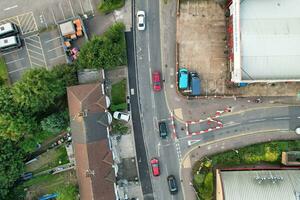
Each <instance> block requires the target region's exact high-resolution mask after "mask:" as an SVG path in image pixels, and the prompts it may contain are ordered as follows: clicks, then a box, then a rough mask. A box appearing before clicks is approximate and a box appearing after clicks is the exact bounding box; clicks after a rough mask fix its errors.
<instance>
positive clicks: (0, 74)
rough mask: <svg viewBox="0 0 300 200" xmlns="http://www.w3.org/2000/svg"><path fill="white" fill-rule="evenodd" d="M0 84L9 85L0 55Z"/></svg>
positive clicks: (3, 61)
mask: <svg viewBox="0 0 300 200" xmlns="http://www.w3.org/2000/svg"><path fill="white" fill-rule="evenodd" d="M0 85H10V79H9V76H8V72H7V66H6V63H5V60H4V58H3V57H0Z"/></svg>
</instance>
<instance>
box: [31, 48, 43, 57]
mask: <svg viewBox="0 0 300 200" xmlns="http://www.w3.org/2000/svg"><path fill="white" fill-rule="evenodd" d="M28 51H29V52H31V53H36V54H39V55H41V56H42V55H43V54H41V53H39V52H36V51H32V50H31V49H28Z"/></svg>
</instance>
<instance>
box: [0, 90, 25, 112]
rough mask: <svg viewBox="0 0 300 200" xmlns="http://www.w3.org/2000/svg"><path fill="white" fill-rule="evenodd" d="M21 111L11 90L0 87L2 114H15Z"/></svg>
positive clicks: (0, 108)
mask: <svg viewBox="0 0 300 200" xmlns="http://www.w3.org/2000/svg"><path fill="white" fill-rule="evenodd" d="M19 110H20V108H19V107H18V105H17V103H16V102H15V100H14V98H13V95H12V92H11V88H9V87H5V86H2V87H0V113H10V114H14V113H16V112H18V111H19Z"/></svg>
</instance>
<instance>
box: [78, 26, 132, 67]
mask: <svg viewBox="0 0 300 200" xmlns="http://www.w3.org/2000/svg"><path fill="white" fill-rule="evenodd" d="M124 29H125V26H124V24H122V23H116V24H114V25H113V26H111V27H110V28H109V29H108V30H107V31H106V32H105V33H104V34H103V36H94V37H93V38H92V39H91V40H90V41H89V42H87V43H85V44H84V45H83V47H82V48H81V50H80V54H79V57H78V59H77V65H78V67H79V68H81V69H84V68H96V69H98V68H104V69H109V68H113V67H116V66H120V65H124V64H126V46H125V38H124Z"/></svg>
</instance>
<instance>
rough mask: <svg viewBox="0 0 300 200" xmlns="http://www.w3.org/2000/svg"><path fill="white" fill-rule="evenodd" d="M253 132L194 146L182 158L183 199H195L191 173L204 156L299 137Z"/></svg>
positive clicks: (277, 133) (278, 133) (279, 133)
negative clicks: (195, 164)
mask: <svg viewBox="0 0 300 200" xmlns="http://www.w3.org/2000/svg"><path fill="white" fill-rule="evenodd" d="M254 135H255V136H253V134H251V135H246V136H241V137H236V138H230V139H224V140H222V141H219V142H211V143H209V144H206V145H204V146H199V147H196V148H194V149H193V150H192V151H190V153H189V154H188V156H187V157H185V158H184V159H183V162H182V166H181V172H180V173H181V179H182V182H181V185H182V188H183V191H184V197H185V199H189V200H196V199H197V198H196V195H195V189H194V187H192V185H191V183H192V182H193V181H192V180H193V175H192V173H191V171H192V166H193V165H194V163H195V162H196V161H198V160H200V159H201V158H203V157H204V156H209V155H213V154H216V153H219V152H224V151H227V150H232V149H238V148H241V147H244V146H247V145H251V144H256V143H261V142H267V141H272V140H294V139H299V136H298V135H296V134H295V133H294V132H292V133H289V132H287V133H286V134H283V133H282V132H269V133H265V134H259V133H258V134H254Z"/></svg>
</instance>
